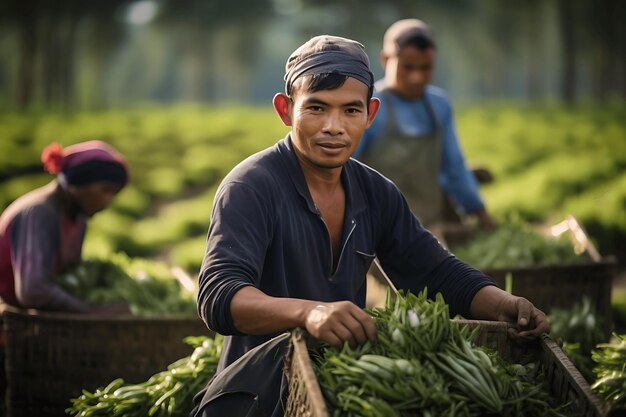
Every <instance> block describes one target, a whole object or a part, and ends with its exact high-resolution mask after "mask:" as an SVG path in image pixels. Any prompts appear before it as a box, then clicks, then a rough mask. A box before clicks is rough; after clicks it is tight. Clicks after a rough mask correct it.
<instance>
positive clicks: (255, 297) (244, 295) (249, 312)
mask: <svg viewBox="0 0 626 417" xmlns="http://www.w3.org/2000/svg"><path fill="white" fill-rule="evenodd" d="M317 304H319V303H317V302H315V301H309V300H301V299H296V298H280V297H271V296H268V295H266V294H265V293H263V292H262V291H261V290H259V289H257V288H255V287H252V286H246V287H243V288H241V289H240V290H239V291H237V293H235V295H234V297H233V298H232V301H231V303H230V312H231V315H232V318H233V323H234V325H235V328H236V329H237V330H238V331H240V332H242V333H246V334H253V335H254V334H256V335H262V334H271V333H279V332H283V331H286V330H290V329H293V328H296V327H303V326H304V325H305V320H306V316H307V314H308V312H309V311H310V310H311V309H312V308H314V307H315V306H316V305H317Z"/></svg>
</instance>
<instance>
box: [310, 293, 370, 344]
mask: <svg viewBox="0 0 626 417" xmlns="http://www.w3.org/2000/svg"><path fill="white" fill-rule="evenodd" d="M305 327H306V330H307V331H308V332H309V333H310V334H311V335H312V336H313V337H315V338H316V339H319V340H322V341H324V342H326V343H328V344H329V345H331V346H334V347H336V348H340V347H341V346H342V345H343V343H344V342H348V343H349V344H350V347H352V348H354V347H356V346H358V345H362V344H364V343H365V342H366V341H368V340H371V341H375V340H376V324H375V322H374V319H373V318H372V317H371V316H369V315H368V314H367V313H366V312H365V311H363V310H362V309H360V308H359V307H358V306H356V305H355V304H353V303H351V302H349V301H338V302H334V303H317V304H316V305H315V306H313V308H311V309H309V310H308V311H307V313H306V320H305Z"/></svg>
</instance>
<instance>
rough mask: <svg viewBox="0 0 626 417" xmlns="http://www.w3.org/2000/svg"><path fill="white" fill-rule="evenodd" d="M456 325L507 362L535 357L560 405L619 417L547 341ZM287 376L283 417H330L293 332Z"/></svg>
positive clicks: (497, 326)
mask: <svg viewBox="0 0 626 417" xmlns="http://www.w3.org/2000/svg"><path fill="white" fill-rule="evenodd" d="M459 322H460V323H466V324H468V325H470V326H477V325H480V330H479V334H478V338H477V340H476V343H477V344H478V345H481V346H485V345H486V346H490V347H491V348H493V349H496V350H497V351H498V352H499V353H500V355H502V356H503V357H504V358H506V359H512V360H515V359H516V358H519V357H520V356H521V355H528V354H532V355H534V357H536V358H537V359H538V360H539V361H541V363H542V364H543V365H544V369H545V372H546V374H545V376H546V380H547V381H548V382H549V386H550V393H551V395H552V396H554V397H555V398H557V399H558V400H559V401H561V402H572V403H573V404H574V406H575V407H576V409H577V410H580V412H581V414H582V415H583V416H584V417H608V416H609V415H611V416H614V415H615V416H617V415H621V414H611V411H609V409H608V407H607V405H606V403H605V402H604V401H602V400H601V399H600V398H598V397H597V396H596V395H595V394H594V393H593V392H592V391H591V388H590V387H589V384H587V382H586V381H585V379H584V378H583V376H582V375H581V374H580V372H578V370H577V369H576V368H575V367H574V365H573V364H572V363H571V361H570V360H569V359H568V358H567V356H566V355H565V354H564V353H563V351H562V350H561V348H560V347H559V346H558V345H557V344H556V343H555V342H553V341H552V340H550V339H549V338H547V337H544V338H541V339H540V340H538V341H537V343H535V344H532V345H528V346H524V347H523V348H522V347H519V346H517V345H515V344H513V343H511V342H510V340H509V339H508V337H507V329H508V326H509V325H508V324H507V323H504V322H488V321H477V320H459ZM287 377H288V380H289V398H288V400H287V406H286V412H285V417H330V414H329V413H328V409H327V407H326V403H325V401H324V397H323V395H322V391H321V389H320V386H319V384H318V382H317V379H316V377H315V373H314V371H313V367H312V365H311V360H310V358H309V353H308V349H307V337H306V335H305V334H304V333H303V332H300V331H296V332H293V333H292V337H291V351H290V355H289V357H288V360H287Z"/></svg>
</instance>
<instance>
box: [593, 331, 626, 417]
mask: <svg viewBox="0 0 626 417" xmlns="http://www.w3.org/2000/svg"><path fill="white" fill-rule="evenodd" d="M613 337H614V340H612V341H611V342H610V343H600V344H598V346H597V347H596V349H594V350H593V351H592V353H591V359H593V361H594V362H595V363H596V366H595V367H594V368H593V372H594V373H595V374H596V376H597V377H598V379H597V380H596V382H595V383H594V384H593V385H592V386H591V388H592V389H593V390H594V391H596V392H597V393H598V394H599V395H600V396H601V397H602V398H604V399H605V400H607V401H609V402H611V403H612V404H614V405H616V406H625V407H626V334H624V335H619V334H617V333H613Z"/></svg>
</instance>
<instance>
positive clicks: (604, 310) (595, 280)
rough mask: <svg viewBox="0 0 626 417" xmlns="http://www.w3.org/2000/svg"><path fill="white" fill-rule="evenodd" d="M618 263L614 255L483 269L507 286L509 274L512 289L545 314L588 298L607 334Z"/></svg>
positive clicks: (501, 285)
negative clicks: (568, 262)
mask: <svg viewBox="0 0 626 417" xmlns="http://www.w3.org/2000/svg"><path fill="white" fill-rule="evenodd" d="M616 265H617V263H616V261H615V258H613V257H607V258H604V259H603V260H602V261H600V262H589V263H583V264H572V265H551V266H534V267H525V268H499V269H495V268H494V269H484V270H483V272H484V273H485V274H486V275H488V276H490V277H492V278H493V279H494V280H495V281H496V283H497V284H498V286H500V288H505V283H506V276H507V274H510V276H511V278H512V287H511V292H512V293H513V294H515V295H518V296H520V297H524V298H526V299H528V300H530V301H531V302H532V303H533V304H534V305H535V306H536V307H538V308H539V309H541V310H543V311H544V312H546V313H549V312H550V311H551V310H552V309H554V308H564V309H568V308H572V307H573V306H574V304H576V303H579V302H581V300H582V299H583V297H587V298H589V301H590V302H591V304H592V305H593V306H594V307H595V309H596V311H597V313H598V315H599V316H600V317H601V318H602V319H603V320H604V325H605V326H604V327H605V328H604V330H605V333H606V334H607V337H608V336H609V335H610V332H611V328H612V313H611V289H612V285H613V277H614V276H615V274H616V271H617V268H616Z"/></svg>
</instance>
